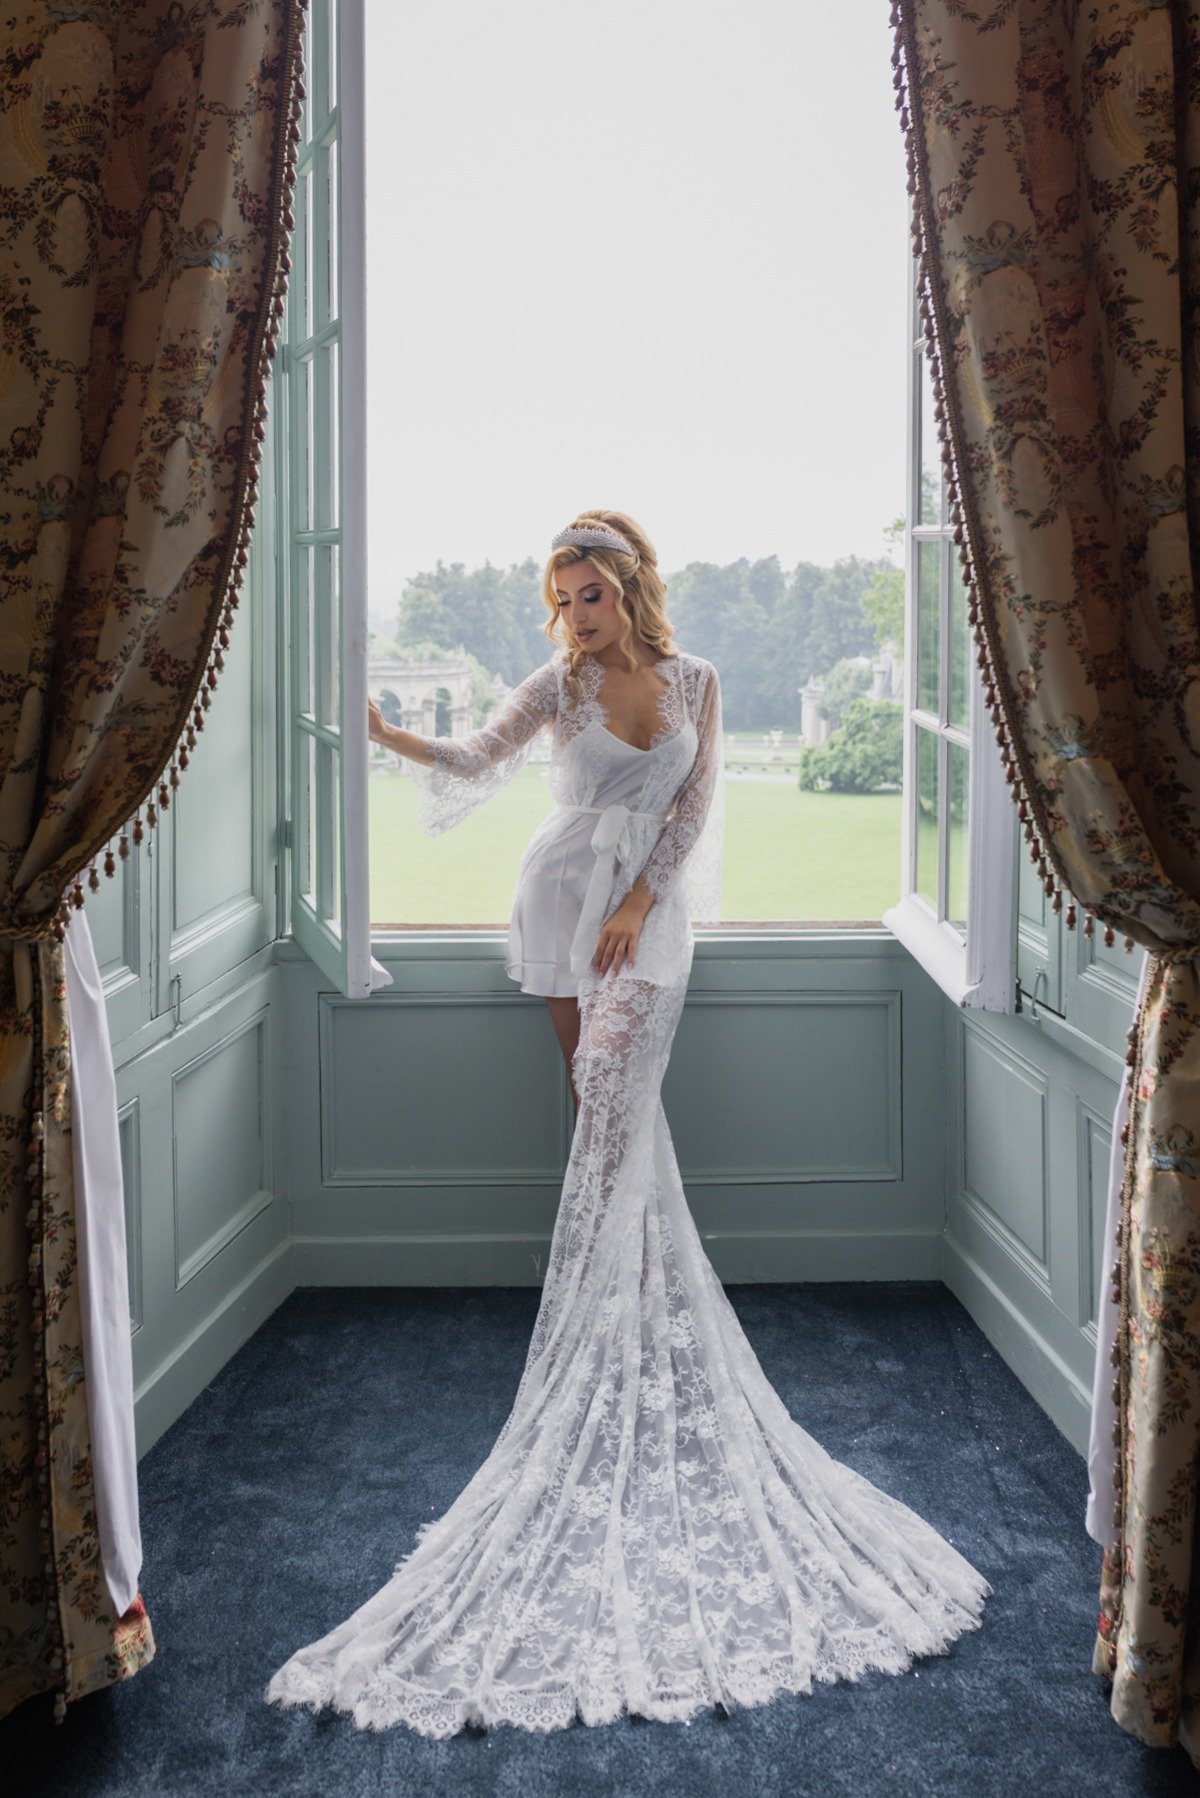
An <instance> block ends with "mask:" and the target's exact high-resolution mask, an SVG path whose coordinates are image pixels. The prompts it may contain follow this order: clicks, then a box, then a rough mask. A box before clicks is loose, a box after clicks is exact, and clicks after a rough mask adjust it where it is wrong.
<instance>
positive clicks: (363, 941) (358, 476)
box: [272, 0, 392, 999]
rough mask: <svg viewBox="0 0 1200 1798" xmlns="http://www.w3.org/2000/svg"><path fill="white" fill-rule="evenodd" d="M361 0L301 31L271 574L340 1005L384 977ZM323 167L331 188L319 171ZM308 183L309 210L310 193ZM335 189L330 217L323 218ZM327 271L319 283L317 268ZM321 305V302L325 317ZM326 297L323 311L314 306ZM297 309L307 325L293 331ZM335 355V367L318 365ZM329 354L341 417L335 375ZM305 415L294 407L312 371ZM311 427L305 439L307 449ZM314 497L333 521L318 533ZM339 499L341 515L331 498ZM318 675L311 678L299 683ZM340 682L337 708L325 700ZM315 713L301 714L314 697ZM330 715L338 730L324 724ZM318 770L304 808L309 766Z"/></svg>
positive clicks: (309, 894) (309, 856) (305, 850)
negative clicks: (375, 875)
mask: <svg viewBox="0 0 1200 1798" xmlns="http://www.w3.org/2000/svg"><path fill="white" fill-rule="evenodd" d="M364 4H365V0H310V6H309V13H308V19H307V21H306V25H305V32H304V50H305V67H304V83H305V89H306V96H305V102H304V108H303V123H302V127H301V129H302V136H301V142H300V144H299V146H298V153H297V174H296V192H295V195H294V199H293V211H294V214H295V219H296V224H295V228H294V231H293V237H292V244H291V256H292V274H291V279H290V280H289V283H288V296H287V305H286V308H285V313H284V318H283V320H282V325H283V329H282V332H281V337H280V348H279V358H278V364H277V367H276V369H275V370H274V371H273V377H272V385H273V395H272V397H273V400H274V401H275V402H276V403H278V404H279V407H280V413H281V420H280V429H279V433H278V444H277V454H276V458H275V479H276V482H277V485H278V490H279V497H280V504H279V506H278V513H277V515H278V520H279V527H278V538H277V552H278V553H277V567H278V569H279V578H280V582H281V586H282V594H283V598H284V601H285V603H284V607H283V610H284V616H285V617H286V619H287V652H286V665H287V691H288V705H287V717H288V722H289V728H288V731H287V741H286V744H285V749H284V756H285V775H284V778H285V782H286V786H285V791H286V792H287V793H288V795H289V801H288V803H289V810H290V812H291V816H290V817H289V818H288V819H287V820H286V822H285V826H284V842H283V847H284V850H285V854H286V858H287V882H288V893H289V895H290V899H289V916H290V920H291V930H292V934H293V936H294V937H295V938H296V941H297V942H298V943H299V944H300V946H301V947H302V948H303V949H304V951H305V953H306V954H307V955H309V956H310V957H311V959H312V960H313V961H314V962H315V963H316V964H317V966H318V967H319V968H320V969H321V972H322V973H323V974H324V975H325V976H326V978H327V979H328V980H330V981H331V982H332V983H333V985H334V986H335V987H336V988H337V989H338V991H340V992H341V993H342V994H343V995H344V996H345V997H346V998H351V999H360V998H365V997H366V996H367V995H368V994H369V993H370V992H372V991H373V990H374V989H376V988H377V987H381V986H390V985H391V984H392V976H391V974H390V973H389V972H388V971H387V969H386V968H384V967H383V966H382V965H381V964H380V963H379V962H378V961H376V960H375V958H374V956H373V955H372V954H371V926H370V879H369V861H368V848H369V845H368V817H367V763H368V738H367V478H366V470H367V435H366V393H367V370H366V347H367V331H366V323H367V320H366V305H367V293H366V286H367V284H366V199H365V182H366V121H365V117H364V105H365V73H366V71H365V66H364V57H365V29H364V27H365V19H364ZM331 157H332V159H333V161H334V163H335V165H336V181H335V182H333V183H327V182H326V180H325V178H324V177H325V172H326V170H327V168H328V165H329V161H330V158H331ZM310 171H313V180H312V184H311V188H312V204H311V206H310V205H309V204H308V203H307V202H306V197H305V196H306V182H307V181H308V178H309V174H310ZM331 192H332V197H333V207H332V210H333V212H334V213H335V217H334V218H333V219H331V218H330V211H331V207H330V205H329V197H330V193H331ZM323 265H324V267H325V269H327V270H328V274H327V275H323V274H322V272H321V271H322V266H323ZM318 297H320V298H321V300H322V303H321V304H318ZM325 299H330V300H332V301H333V303H332V304H329V305H325V304H324V303H323V301H324V300H325ZM302 307H303V309H304V310H305V312H306V314H307V316H305V317H304V318H301V317H300V316H299V313H300V310H301V308H302ZM330 350H332V352H333V355H330V354H327V352H329V351H330ZM334 357H336V368H337V394H336V404H331V395H330V389H331V386H332V375H331V372H330V371H331V367H332V365H333V362H334ZM321 358H324V360H323V361H321V362H320V372H319V374H318V375H317V376H316V377H315V378H314V379H313V381H312V382H311V384H310V391H311V394H312V408H311V412H312V416H311V417H305V416H303V414H304V413H305V412H306V410H307V408H302V407H301V406H300V405H299V404H298V399H297V395H298V389H299V386H300V384H301V383H302V382H303V381H304V378H305V377H304V368H305V365H306V363H308V362H310V361H311V362H312V363H313V365H314V367H317V366H318V362H319V359H321ZM301 426H303V427H304V429H305V432H306V440H305V442H304V444H301V443H300V430H301ZM302 451H303V452H305V453H306V455H307V458H308V463H307V465H308V468H309V471H310V473H309V479H310V480H311V482H312V487H313V493H314V513H313V516H312V517H309V518H308V520H307V526H306V528H304V529H298V528H297V525H296V508H295V499H296V497H297V493H296V483H297V480H298V477H299V473H300V471H301V468H302V466H303V458H302V454H301V452H302ZM319 490H320V493H321V498H322V499H325V500H326V507H325V509H326V510H327V511H328V514H329V516H328V518H327V519H326V520H325V522H324V523H322V521H321V510H322V508H321V505H320V503H319V501H318V499H317V498H316V496H317V494H318V491H319ZM333 499H336V506H334V505H333V503H332V501H333ZM310 551H311V552H312V555H313V567H314V570H315V569H316V568H318V567H319V566H320V555H321V552H322V551H329V552H330V553H329V559H328V566H329V570H330V573H329V581H328V587H327V589H326V588H323V585H322V581H321V579H320V578H319V576H317V575H316V574H315V573H314V578H313V584H312V616H311V618H310V612H309V601H308V596H307V595H306V593H305V591H304V590H303V589H304V586H305V583H304V582H303V580H301V579H300V578H299V570H300V568H301V566H302V565H303V561H304V558H305V557H306V556H307V555H308V553H309V552H310ZM306 670H311V673H310V674H308V675H306V673H305V671H306ZM335 677H336V679H337V691H338V704H337V706H336V708H333V707H329V706H327V705H324V704H322V703H321V699H322V698H323V697H327V696H328V693H329V690H330V683H331V682H332V680H333V679H334V678H335ZM310 683H311V684H312V686H313V687H314V688H315V692H316V695H317V703H316V704H315V705H314V706H312V707H309V705H308V704H307V691H306V689H307V687H308V686H309V684H310ZM333 710H336V713H337V716H336V719H334V718H333V717H331V716H329V715H328V714H329V713H330V712H332V711H333ZM310 757H311V767H312V771H313V773H312V783H311V784H312V788H313V791H312V793H311V801H312V803H311V805H310V781H309V768H310Z"/></svg>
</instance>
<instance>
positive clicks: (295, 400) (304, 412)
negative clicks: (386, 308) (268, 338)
mask: <svg viewBox="0 0 1200 1798" xmlns="http://www.w3.org/2000/svg"><path fill="white" fill-rule="evenodd" d="M312 380H313V366H312V358H311V357H310V356H306V357H304V358H303V360H301V361H298V362H295V363H293V365H292V525H293V528H294V529H295V530H297V531H311V530H312V524H313V424H314V420H313V390H312Z"/></svg>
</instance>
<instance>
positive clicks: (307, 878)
mask: <svg viewBox="0 0 1200 1798" xmlns="http://www.w3.org/2000/svg"><path fill="white" fill-rule="evenodd" d="M316 763H317V757H316V744H315V743H314V742H313V739H312V737H311V736H310V735H309V734H308V732H307V731H306V730H302V731H300V732H298V733H297V754H296V769H295V776H294V782H293V795H292V797H293V803H294V804H295V807H296V811H295V830H296V849H295V880H296V890H297V892H298V893H301V894H303V895H304V897H305V898H306V899H307V900H308V901H309V903H310V904H311V903H312V896H313V824H314V815H313V781H314V775H315V772H316Z"/></svg>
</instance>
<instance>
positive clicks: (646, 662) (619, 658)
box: [587, 641, 660, 672]
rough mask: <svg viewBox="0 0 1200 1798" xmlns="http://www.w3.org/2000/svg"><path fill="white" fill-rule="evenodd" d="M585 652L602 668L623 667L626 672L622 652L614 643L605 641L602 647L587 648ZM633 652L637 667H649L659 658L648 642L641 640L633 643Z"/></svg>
mask: <svg viewBox="0 0 1200 1798" xmlns="http://www.w3.org/2000/svg"><path fill="white" fill-rule="evenodd" d="M587 653H588V654H589V655H590V656H591V657H592V659H593V661H596V662H599V664H600V666H601V667H602V668H625V669H626V672H628V669H627V667H626V662H625V655H624V652H623V651H622V650H621V649H620V648H619V647H618V645H617V644H615V643H606V644H605V645H604V648H603V649H596V650H589V651H588V652H587ZM633 654H634V657H635V659H636V661H637V665H638V667H639V668H651V667H653V665H654V664H655V662H657V661H658V660H659V659H660V658H659V657H658V655H656V653H655V652H654V650H652V649H651V647H650V645H649V644H648V643H642V642H641V641H636V642H635V643H634V645H633Z"/></svg>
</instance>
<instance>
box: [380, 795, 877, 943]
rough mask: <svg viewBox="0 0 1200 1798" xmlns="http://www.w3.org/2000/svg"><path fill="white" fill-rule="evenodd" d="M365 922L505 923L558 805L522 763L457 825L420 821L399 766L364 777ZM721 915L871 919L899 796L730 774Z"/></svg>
mask: <svg viewBox="0 0 1200 1798" xmlns="http://www.w3.org/2000/svg"><path fill="white" fill-rule="evenodd" d="M369 790H370V806H371V920H372V923H373V925H374V926H375V928H376V929H380V930H386V929H387V928H388V927H389V926H391V925H404V924H428V925H433V926H438V925H442V924H473V925H479V926H485V927H495V928H505V927H507V924H508V917H509V909H510V907H511V904H512V896H513V889H514V887H515V885H516V875H517V863H518V861H519V860H520V858H521V852H522V850H523V849H524V847H525V844H526V843H527V842H528V840H529V837H530V834H531V833H532V831H533V829H534V827H535V825H536V824H538V823H539V822H540V820H541V819H542V818H544V817H545V816H546V814H547V812H549V811H550V809H551V808H552V805H553V801H552V799H551V797H550V794H549V791H548V789H547V785H546V774H545V770H544V768H538V767H534V768H524V769H522V771H521V773H520V774H518V775H517V776H516V777H515V778H514V779H513V780H511V781H510V782H509V784H508V786H507V787H505V788H503V789H502V790H501V791H500V792H499V793H496V794H493V796H492V798H491V799H489V800H488V801H487V802H486V803H485V804H483V805H481V806H480V807H479V809H478V810H477V811H476V812H474V813H473V814H472V815H471V817H469V818H467V819H465V820H464V821H463V823H461V824H459V825H456V826H455V828H454V829H453V830H448V831H446V832H445V833H444V834H443V835H442V836H440V837H427V836H425V835H423V834H422V832H421V831H420V830H419V829H418V828H417V823H416V789H415V787H414V786H413V783H412V782H411V780H409V779H408V778H407V777H406V776H405V775H404V774H403V773H402V772H400V771H397V772H396V773H395V774H393V773H391V772H388V773H380V774H376V775H373V776H372V777H371V780H370V787H369ZM725 813H726V818H725V857H724V874H725V878H724V916H725V918H726V919H728V920H730V921H735V920H736V921H746V922H759V921H764V920H767V919H775V920H780V921H783V922H792V921H798V922H804V923H809V922H812V923H817V922H822V921H847V920H850V921H853V922H855V923H872V922H877V921H878V919H879V917H880V916H881V914H882V913H883V911H884V910H885V909H886V907H888V906H889V905H893V904H894V903H895V901H896V899H897V897H898V894H899V883H900V795H899V794H898V793H888V794H872V795H869V796H868V797H865V798H858V797H853V796H850V795H839V794H833V793H802V792H801V791H800V789H799V788H798V787H797V786H796V785H795V784H794V783H793V782H790V781H789V782H786V783H784V782H779V783H776V782H767V781H754V780H738V779H735V778H731V779H727V780H726V783H725Z"/></svg>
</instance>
